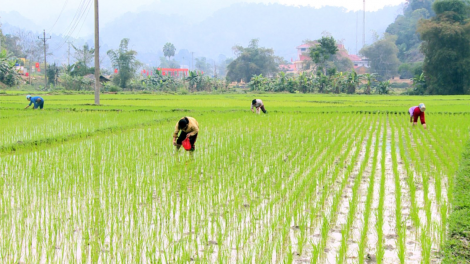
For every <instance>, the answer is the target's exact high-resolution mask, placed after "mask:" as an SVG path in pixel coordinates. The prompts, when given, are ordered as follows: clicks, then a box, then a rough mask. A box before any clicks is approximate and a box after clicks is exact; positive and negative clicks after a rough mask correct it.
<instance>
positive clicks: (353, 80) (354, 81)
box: [346, 71, 359, 94]
mask: <svg viewBox="0 0 470 264" xmlns="http://www.w3.org/2000/svg"><path fill="white" fill-rule="evenodd" d="M346 85H347V93H348V94H354V93H356V88H357V86H358V85H359V76H358V75H357V73H356V72H355V71H351V72H350V73H349V75H348V77H347V79H346Z"/></svg>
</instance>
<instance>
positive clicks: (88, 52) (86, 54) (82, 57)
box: [72, 43, 95, 72]
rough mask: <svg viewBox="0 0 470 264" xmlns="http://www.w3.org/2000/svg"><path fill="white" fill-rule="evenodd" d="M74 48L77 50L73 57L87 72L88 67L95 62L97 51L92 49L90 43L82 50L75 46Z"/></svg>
mask: <svg viewBox="0 0 470 264" xmlns="http://www.w3.org/2000/svg"><path fill="white" fill-rule="evenodd" d="M72 47H73V49H74V50H75V54H74V55H73V57H74V58H75V59H76V60H77V62H78V65H82V67H85V69H84V71H85V72H87V68H88V65H89V64H90V63H91V62H92V61H93V58H94V54H95V49H92V48H90V47H89V46H88V43H85V45H83V48H81V49H80V48H77V47H75V46H74V45H72Z"/></svg>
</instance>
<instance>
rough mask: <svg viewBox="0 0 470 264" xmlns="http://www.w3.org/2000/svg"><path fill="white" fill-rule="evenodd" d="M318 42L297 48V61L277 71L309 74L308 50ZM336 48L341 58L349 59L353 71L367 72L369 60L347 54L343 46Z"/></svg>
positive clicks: (310, 66) (310, 67) (310, 65)
mask: <svg viewBox="0 0 470 264" xmlns="http://www.w3.org/2000/svg"><path fill="white" fill-rule="evenodd" d="M317 44H318V42H316V41H313V42H310V43H305V44H302V45H300V46H298V47H297V48H296V49H297V59H296V60H295V61H293V62H292V63H291V64H283V65H279V69H280V70H281V71H285V72H288V73H294V74H297V73H300V72H309V71H312V70H313V69H312V63H311V62H312V59H311V58H310V56H309V54H308V53H309V50H310V48H311V47H312V46H314V45H317ZM337 46H338V54H339V55H340V56H341V57H347V58H349V59H350V60H351V61H352V63H353V65H354V69H355V70H356V72H357V73H359V74H363V73H366V72H367V69H368V68H369V67H370V63H369V60H368V59H367V58H365V57H360V56H358V55H352V54H349V53H348V51H347V50H346V48H345V47H344V45H343V44H337Z"/></svg>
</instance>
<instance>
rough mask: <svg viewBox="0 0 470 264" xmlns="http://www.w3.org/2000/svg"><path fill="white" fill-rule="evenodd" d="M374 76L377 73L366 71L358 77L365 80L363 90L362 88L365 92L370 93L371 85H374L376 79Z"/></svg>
mask: <svg viewBox="0 0 470 264" xmlns="http://www.w3.org/2000/svg"><path fill="white" fill-rule="evenodd" d="M376 76H377V74H375V73H366V74H363V75H362V76H361V77H360V78H361V79H362V80H365V81H366V83H365V90H364V93H365V94H370V92H371V90H372V86H374V83H375V82H376V81H377V80H376Z"/></svg>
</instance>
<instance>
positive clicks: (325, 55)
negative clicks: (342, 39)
mask: <svg viewBox="0 0 470 264" xmlns="http://www.w3.org/2000/svg"><path fill="white" fill-rule="evenodd" d="M317 42H318V44H316V45H314V46H313V47H312V48H310V53H309V55H310V58H312V61H313V62H314V63H315V64H316V65H317V70H318V71H322V72H323V73H324V74H326V73H327V65H326V62H327V61H328V60H329V59H330V58H331V57H332V56H334V55H335V54H336V53H337V52H338V47H337V46H336V40H335V39H334V38H333V37H322V38H321V39H319V40H318V41H317Z"/></svg>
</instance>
